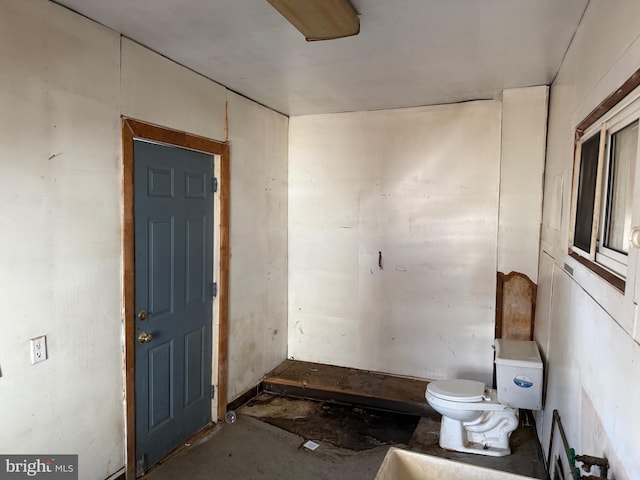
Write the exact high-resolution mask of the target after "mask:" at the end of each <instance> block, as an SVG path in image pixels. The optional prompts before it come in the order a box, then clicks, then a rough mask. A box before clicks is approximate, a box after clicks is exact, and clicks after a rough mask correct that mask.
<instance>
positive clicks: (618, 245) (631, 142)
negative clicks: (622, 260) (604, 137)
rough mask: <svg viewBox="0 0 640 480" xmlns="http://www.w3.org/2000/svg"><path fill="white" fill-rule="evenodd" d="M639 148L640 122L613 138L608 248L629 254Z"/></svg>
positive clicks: (607, 228) (608, 198) (607, 226)
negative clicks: (632, 204) (639, 124)
mask: <svg viewBox="0 0 640 480" xmlns="http://www.w3.org/2000/svg"><path fill="white" fill-rule="evenodd" d="M637 147H638V122H637V121H636V122H634V123H632V124H631V125H629V126H627V127H625V128H623V129H622V130H619V131H618V132H616V133H614V134H613V135H611V159H610V164H609V188H608V192H607V200H608V201H607V212H606V217H605V218H606V224H605V239H604V240H605V241H604V245H605V247H607V248H611V249H613V250H617V251H618V252H620V253H629V232H630V231H631V202H632V201H633V179H634V175H635V170H636V168H635V167H636V154H637Z"/></svg>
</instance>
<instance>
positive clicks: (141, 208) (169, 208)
mask: <svg viewBox="0 0 640 480" xmlns="http://www.w3.org/2000/svg"><path fill="white" fill-rule="evenodd" d="M212 176H213V157H212V155H208V154H204V153H200V152H194V151H191V150H186V149H181V148H177V147H170V146H166V145H159V144H154V143H148V142H144V141H138V140H135V141H134V193H135V200H134V215H135V304H136V312H140V311H141V310H146V311H147V312H148V314H147V317H146V318H142V317H143V316H142V317H137V318H136V320H135V326H136V329H135V336H136V364H135V369H136V374H135V378H136V386H135V391H136V460H137V465H138V468H137V473H138V474H141V473H143V471H145V470H146V469H148V468H149V467H151V466H152V465H154V464H155V463H157V462H158V461H159V460H161V459H162V458H163V457H164V456H166V455H167V454H168V453H169V452H171V450H173V449H174V448H175V447H177V446H178V445H180V444H181V443H182V442H183V441H184V440H185V439H187V438H188V437H189V436H190V435H192V434H193V433H195V432H196V431H197V430H199V429H200V428H202V427H203V426H205V425H206V424H207V423H208V422H209V421H210V420H211V399H210V394H209V392H210V382H211V327H212V299H211V296H210V291H209V285H210V282H211V281H212V277H213V193H212V192H211V189H210V188H209V189H208V188H207V187H208V186H210V185H211V178H212ZM145 334H148V335H149V336H147V337H144V335H145ZM140 335H142V336H140Z"/></svg>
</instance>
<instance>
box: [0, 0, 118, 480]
mask: <svg viewBox="0 0 640 480" xmlns="http://www.w3.org/2000/svg"><path fill="white" fill-rule="evenodd" d="M119 58H120V37H119V35H118V34H116V33H114V32H112V31H109V30H107V29H105V28H102V27H100V26H98V25H96V24H94V23H92V22H90V21H88V20H86V19H84V18H82V17H80V16H77V15H74V14H72V13H70V12H68V11H66V10H63V9H62V8H60V7H56V6H54V5H53V4H49V3H47V2H42V1H28V2H24V1H19V0H14V1H8V0H3V1H2V2H1V3H0V63H1V64H2V69H1V70H0V105H1V108H0V169H1V170H2V174H1V175H0V204H2V209H1V210H0V225H2V240H0V259H1V260H0V261H1V263H2V268H0V285H1V286H2V288H0V304H1V305H2V310H1V313H0V324H1V328H0V330H1V331H2V334H1V335H0V369H1V370H2V377H0V390H1V392H2V393H1V394H0V412H1V413H0V418H1V421H0V423H1V424H2V428H1V430H0V451H2V452H3V453H7V454H10V453H15V454H19V453H44V454H46V453H74V454H75V453H77V454H79V456H80V457H79V458H80V471H81V472H82V473H81V474H82V477H83V478H95V479H101V478H106V477H107V476H108V475H109V474H111V473H113V472H115V471H117V470H118V469H119V468H120V467H122V465H123V462H124V460H123V448H124V443H123V405H122V398H123V394H122V391H123V378H122V342H121V332H122V318H121V309H122V300H121V293H120V292H121V269H120V262H121V252H120V231H121V230H120V217H121V207H120V191H121V186H120V184H121V172H120V168H121V167H120V164H121V160H120V118H119V116H120V111H119V96H120V91H119V90H120V71H119ZM42 334H46V335H47V341H48V345H47V346H48V349H49V356H50V358H49V360H47V361H45V362H44V363H40V364H37V365H34V366H31V365H30V360H29V339H30V338H31V337H34V336H37V335H42Z"/></svg>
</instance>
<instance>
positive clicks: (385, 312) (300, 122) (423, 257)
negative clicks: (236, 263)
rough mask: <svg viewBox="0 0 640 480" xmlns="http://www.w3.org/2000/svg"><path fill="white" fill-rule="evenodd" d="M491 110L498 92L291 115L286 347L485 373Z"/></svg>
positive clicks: (491, 283) (409, 367)
mask: <svg viewBox="0 0 640 480" xmlns="http://www.w3.org/2000/svg"><path fill="white" fill-rule="evenodd" d="M500 118H501V103H500V102H498V101H481V102H471V103H465V104H459V105H448V106H437V107H421V108H411V109H401V110H385V111H377V112H358V113H346V114H335V115H312V116H303V117H293V118H291V120H290V129H289V146H290V149H289V159H290V160H289V199H290V205H289V356H290V357H292V358H296V359H299V360H308V361H314V362H322V363H329V364H334V365H343V366H349V367H356V368H362V369H369V370H377V371H383V372H389V373H396V374H401V375H410V376H416V377H423V378H446V377H454V376H466V377H468V378H475V379H478V380H482V381H486V382H490V380H491V375H492V365H491V362H492V360H491V359H492V355H493V351H492V349H491V345H492V340H493V328H494V326H493V325H494V323H493V322H494V315H495V311H494V304H495V275H496V251H497V248H496V238H497V224H498V190H499V181H500ZM380 251H381V252H382V256H383V269H380V268H379V267H378V252H380Z"/></svg>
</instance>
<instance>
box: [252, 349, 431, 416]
mask: <svg viewBox="0 0 640 480" xmlns="http://www.w3.org/2000/svg"><path fill="white" fill-rule="evenodd" d="M427 384H428V382H427V381H425V380H417V379H413V378H406V377H398V376H394V375H387V374H382V373H376V372H369V371H366V370H358V369H355V368H345V367H336V366H332V365H325V364H319V363H311V362H301V361H298V360H285V361H284V362H283V363H281V364H280V365H279V366H278V367H276V368H275V369H274V370H273V371H272V372H270V373H268V374H267V375H265V377H264V379H263V385H264V388H265V390H267V391H269V390H271V391H275V392H277V393H287V392H289V393H291V394H292V395H302V396H305V397H307V398H314V393H317V395H315V397H316V398H319V399H323V400H326V399H327V398H332V397H335V399H336V400H338V401H348V402H351V403H356V404H357V403H361V404H363V405H365V406H375V407H378V408H381V407H382V408H384V406H385V405H386V406H388V408H389V409H397V410H400V411H407V412H412V413H420V414H423V413H427V412H430V411H431V410H430V409H429V406H428V405H427V401H426V399H425V391H426V388H427Z"/></svg>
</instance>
